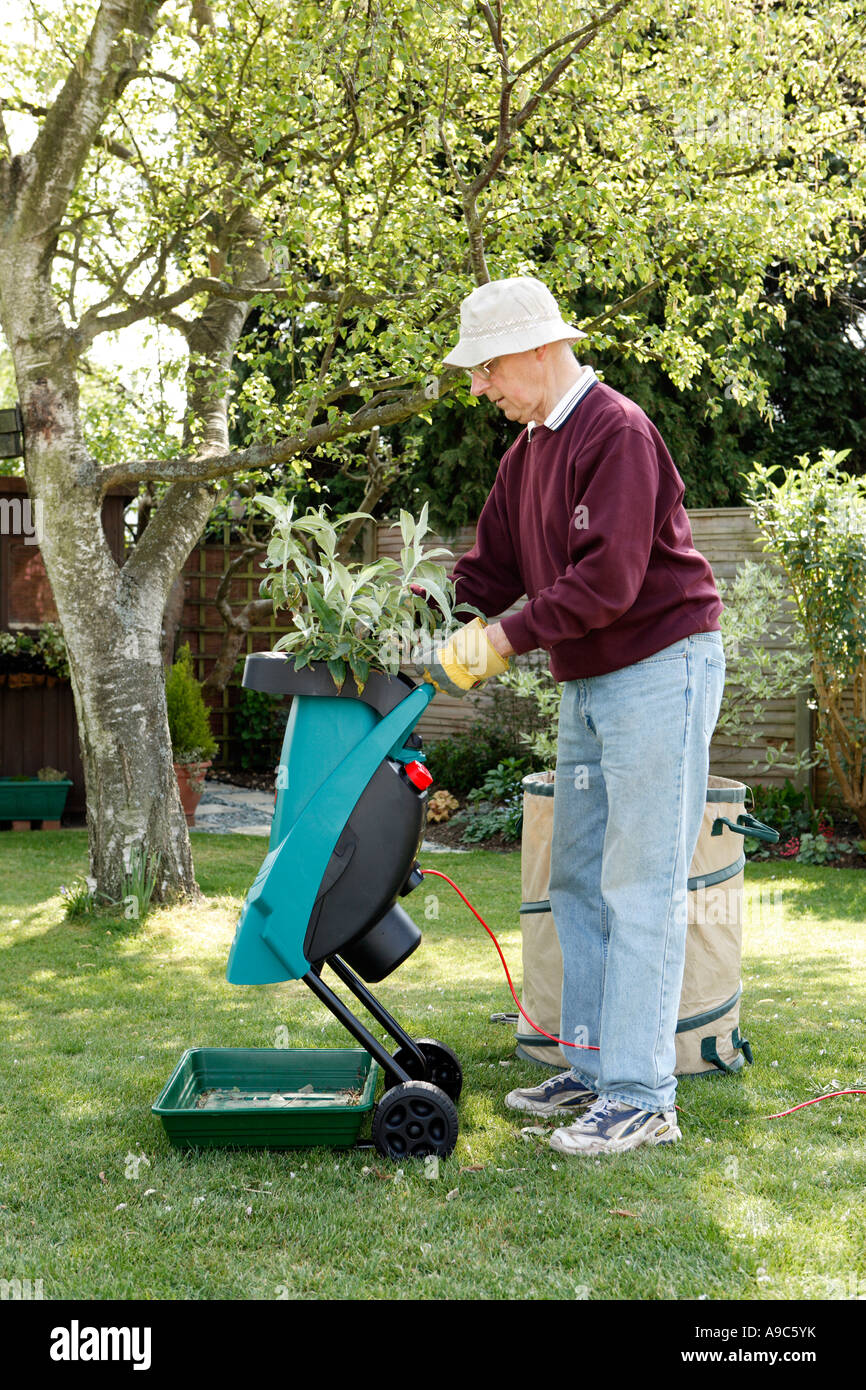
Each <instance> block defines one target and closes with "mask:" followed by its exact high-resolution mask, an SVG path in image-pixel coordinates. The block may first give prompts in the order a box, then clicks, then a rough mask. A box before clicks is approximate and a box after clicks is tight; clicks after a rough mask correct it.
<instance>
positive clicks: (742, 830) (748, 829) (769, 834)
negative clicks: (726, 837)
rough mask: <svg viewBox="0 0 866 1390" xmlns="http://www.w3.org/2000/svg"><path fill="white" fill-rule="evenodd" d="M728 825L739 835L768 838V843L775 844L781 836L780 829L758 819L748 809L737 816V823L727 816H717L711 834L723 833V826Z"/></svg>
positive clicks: (757, 838)
mask: <svg viewBox="0 0 866 1390" xmlns="http://www.w3.org/2000/svg"><path fill="white" fill-rule="evenodd" d="M725 825H726V826H727V827H728V829H729V830H733V831H735V832H736V834H737V835H752V836H754V838H755V839H756V840H766V841H767V844H769V845H774V844H775V843H776V841H777V840H778V838H779V832H778V830H774V829H773V827H772V826H771V825H765V824H764V822H763V821H762V820H758V819H757V818H756V817H755V816H753V815H751V814H750V813H749V812H748V811H744V812H743V814H742V815H741V816H737V821H736V824H734V822H733V821H732V820H728V818H727V816H717V817H716V819H715V820H714V821H713V828H712V830H711V831H710V834H711V835H721V833H722V826H725Z"/></svg>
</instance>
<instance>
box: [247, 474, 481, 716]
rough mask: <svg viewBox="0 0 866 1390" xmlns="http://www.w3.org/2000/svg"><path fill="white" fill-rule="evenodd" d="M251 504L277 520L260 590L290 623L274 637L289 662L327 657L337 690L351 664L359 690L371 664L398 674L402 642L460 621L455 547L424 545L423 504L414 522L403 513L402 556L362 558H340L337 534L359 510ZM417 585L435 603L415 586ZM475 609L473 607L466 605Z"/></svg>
mask: <svg viewBox="0 0 866 1390" xmlns="http://www.w3.org/2000/svg"><path fill="white" fill-rule="evenodd" d="M256 501H257V502H258V503H259V504H260V505H261V507H262V508H263V509H264V510H265V511H266V512H269V513H270V515H271V516H272V517H273V519H274V527H273V534H272V537H271V540H270V542H269V544H268V551H267V556H266V559H265V561H264V563H265V564H266V565H267V566H268V567H269V568H270V570H271V573H270V574H269V575H267V577H266V578H265V579H263V580H262V584H261V588H260V593H261V595H262V597H265V596H267V597H269V598H272V599H273V601H274V606H275V607H276V608H277V609H280V608H289V609H290V610H291V613H292V620H293V623H294V627H293V629H292V630H291V631H290V632H288V633H286V634H285V636H283V637H281V638H280V640H279V641H278V642H277V644H276V649H277V650H278V651H289V652H292V653H293V654H294V657H295V666H296V667H297V668H299V669H300V668H301V667H304V666H308V665H309V664H310V662H311V661H325V662H327V665H328V670H329V671H330V673H331V676H332V678H333V681H334V684H335V685H336V687H337V689H338V690H339V689H341V688H342V686H343V682H344V681H345V680H346V677H347V675H348V673H349V672H350V671H351V673H352V676H353V677H354V679H355V683H356V685H357V687H358V689H359V690H362V689H363V688H364V685H365V684H366V682H367V680H368V679H369V675H370V671H371V670H372V669H376V670H383V671H386V672H388V674H389V675H396V674H397V672H398V671H399V670H400V666H401V664H402V663H403V662H405V661H406V660H407V659H408V657H409V656H410V654H411V652H410V651H407V644H406V640H404V639H407V638H408V639H409V640H410V642H411V640H412V639H413V637H414V640H415V641H417V640H418V639H424V638H426V639H427V641H428V642H429V641H430V640H431V639H432V637H433V634H434V632H436V633H437V634H438V635H439V636H445V635H446V634H447V633H448V632H450V631H451V630H452V629H453V628H454V627H456V626H458V624H457V622H456V620H455V613H456V612H457V611H460V612H464V611H467V610H466V605H461V607H460V608H459V609H457V608H456V606H455V598H454V585H453V583H452V581H451V580H450V579H449V578H448V575H447V573H446V571H445V567H444V565H442V564H440V563H438V561H440V560H442V559H449V558H450V556H451V551H450V550H448V549H446V547H445V546H434V547H432V548H430V549H428V550H425V549H424V546H423V539H424V537H425V535H426V534H427V532H428V525H427V504H426V503H425V504H424V506H423V507H422V509H421V515H420V516H419V517H418V518H417V519H416V518H415V517H413V516H412V515H411V513H410V512H406V511H401V513H400V521H399V526H400V534H401V537H402V541H403V545H402V548H401V551H400V560H399V563H398V561H396V560H394V559H393V558H392V557H391V556H387V555H383V556H379V557H378V558H377V559H375V560H373V561H371V562H370V563H368V564H361V563H357V562H355V561H346V560H341V559H339V558H338V553H337V552H338V546H339V541H340V534H341V532H342V531H344V530H345V529H346V527H348V526H350V525H351V524H352V522H353V521H357V520H358V519H359V518H361V517H363V516H365V515H366V514H365V513H360V512H352V513H349V514H348V515H345V516H340V517H331V516H330V515H329V514H328V509H327V508H326V507H324V506H322V507H318V508H315V509H312V508H311V509H310V510H309V511H307V512H306V513H305V514H304V515H303V516H298V517H296V516H295V515H294V501H289V502H288V503H284V502H279V501H277V500H275V499H274V498H270V497H263V496H258V497H257V498H256ZM413 584H414V585H417V586H418V587H419V588H423V589H424V590H425V592H426V594H427V595H428V596H429V598H430V599H432V600H433V602H434V603H435V604H436V605H437V607H438V610H439V611H438V612H437V611H436V609H435V608H431V606H430V603H429V602H428V601H427V598H425V597H423V596H422V595H420V594H416V593H413V591H412V585H413ZM472 611H475V610H472Z"/></svg>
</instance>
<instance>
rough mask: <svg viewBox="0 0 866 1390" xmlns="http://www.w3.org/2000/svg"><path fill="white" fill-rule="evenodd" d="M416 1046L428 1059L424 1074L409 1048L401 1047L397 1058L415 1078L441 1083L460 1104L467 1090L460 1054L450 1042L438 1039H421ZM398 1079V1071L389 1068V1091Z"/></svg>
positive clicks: (443, 1088) (441, 1089)
mask: <svg viewBox="0 0 866 1390" xmlns="http://www.w3.org/2000/svg"><path fill="white" fill-rule="evenodd" d="M415 1045H416V1047H419V1048H420V1049H421V1051H422V1052H423V1054H424V1056H425V1057H426V1059H427V1071H426V1073H425V1074H423V1075H422V1074H421V1073H420V1070H419V1067H418V1063H417V1061H416V1060H415V1057H414V1055H413V1053H411V1052H410V1051H409V1049H408V1048H407V1047H398V1048H397V1051H396V1052H395V1053H394V1061H395V1062H396V1063H397V1064H398V1066H401V1067H402V1068H403V1070H404V1071H407V1072H408V1073H409V1075H410V1076H411V1077H412V1080H413V1081H432V1083H433V1085H434V1086H438V1087H439V1090H440V1091H444V1092H445V1094H446V1096H450V1097H451V1099H452V1100H453V1101H454V1102H455V1103H456V1102H457V1101H458V1100H459V1099H460V1092H461V1091H462V1089H463V1068H462V1067H461V1065H460V1059H459V1058H458V1056H457V1053H456V1052H452V1051H451V1048H450V1047H448V1046H447V1044H446V1043H443V1042H437V1041H436V1039H435V1038H418V1040H417V1042H416V1044H415ZM397 1080H398V1078H397V1076H396V1075H395V1073H394V1072H387V1071H386V1073H385V1090H386V1091H388V1090H390V1089H391V1087H392V1086H396V1085H397Z"/></svg>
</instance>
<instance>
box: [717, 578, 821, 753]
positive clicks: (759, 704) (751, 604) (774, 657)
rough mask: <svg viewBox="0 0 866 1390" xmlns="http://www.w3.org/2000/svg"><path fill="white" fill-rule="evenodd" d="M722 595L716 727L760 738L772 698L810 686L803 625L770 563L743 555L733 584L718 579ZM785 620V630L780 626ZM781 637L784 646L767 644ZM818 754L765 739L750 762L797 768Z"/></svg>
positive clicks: (741, 737) (739, 737)
mask: <svg viewBox="0 0 866 1390" xmlns="http://www.w3.org/2000/svg"><path fill="white" fill-rule="evenodd" d="M716 586H717V588H718V590H719V593H720V595H721V597H722V599H723V600H724V605H725V606H724V608H723V610H722V615H721V618H720V625H721V629H722V638H723V641H724V647H725V659H726V673H725V693H724V697H723V699H722V707H721V710H720V711H719V718H718V722H717V724H716V732H717V733H719V734H724V735H725V736H726V737H727V738H730V739H733V740H735V741H736V742H738V743H739V744H740V745H741V746H743V745H746V744H749V743H762V742H763V738H764V735H763V733H762V731H761V728H760V725H761V721H762V719H763V716H764V711H765V709H766V707H767V705H768V704H769V703H770V702H771V701H772V700H786V699H789V698H790V697H791V695H794V694H796V693H798V692H799V691H805V690H807V689H808V688H809V684H810V661H809V652H808V648H807V647H806V645H805V640H804V633H803V628H802V625H801V623H800V621H799V618H798V615H797V611H796V609H795V608H794V607H793V605H792V603H791V596H790V591H789V588H788V585H787V584H786V582H785V578H784V576H783V575H782V574H780V573H779V571H778V570H777V569H775V568H774V567H771V566H770V565H769V564H758V563H756V562H755V561H754V560H747V561H746V562H745V563H744V564H743V565H742V566H741V567H740V568H739V569H738V570H737V573H736V575H735V577H734V580H733V582H732V583H728V582H726V581H725V580H724V579H721V578H718V579H717V580H716ZM785 624H788V631H787V633H786V631H785V626H784V625H785ZM778 641H781V642H783V643H785V642H787V643H789V645H781V646H779V645H771V643H775V642H778ZM817 761H818V756H817V755H816V754H814V753H810V752H800V753H796V752H793V751H791V750H789V748H788V744H787V742H784V743H782V744H780V745H779V746H778V747H777V746H775V745H773V744H767V745H766V747H765V749H764V757H763V759H756V760H755V762H754V763H753V764H752V766H754V767H760V768H766V769H769V768H772V767H778V768H780V769H785V770H787V771H790V772H794V773H797V772H800V771H802V770H803V769H805V768H807V767H811V766H814V764H815V763H816V762H817Z"/></svg>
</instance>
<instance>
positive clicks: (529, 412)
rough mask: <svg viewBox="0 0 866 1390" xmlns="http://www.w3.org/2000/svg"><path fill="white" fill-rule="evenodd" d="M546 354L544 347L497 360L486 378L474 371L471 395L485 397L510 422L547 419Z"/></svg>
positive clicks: (490, 367) (513, 353)
mask: <svg viewBox="0 0 866 1390" xmlns="http://www.w3.org/2000/svg"><path fill="white" fill-rule="evenodd" d="M545 355H546V354H545V350H544V348H530V349H529V350H528V351H527V352H508V353H505V354H504V355H503V356H502V357H494V358H493V361H492V362H491V363H490V366H489V368H488V375H487V376H483V375H482V374H481V373H480V372H477V371H476V372H473V374H472V387H471V391H472V395H473V396H486V397H487V399H488V400H489V401H492V402H493V404H494V405H495V406H498V407H499V409H500V410H501V411H502V413H503V415H505V416H507V418H508V419H509V420H519V421H520V423H521V424H522V425H525V424H528V422H529V421H530V420H539V419H544V414H545V413H546V412H544V411H543V397H544V387H545V375H546V374H545V371H544V367H543V360H544V357H545Z"/></svg>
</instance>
